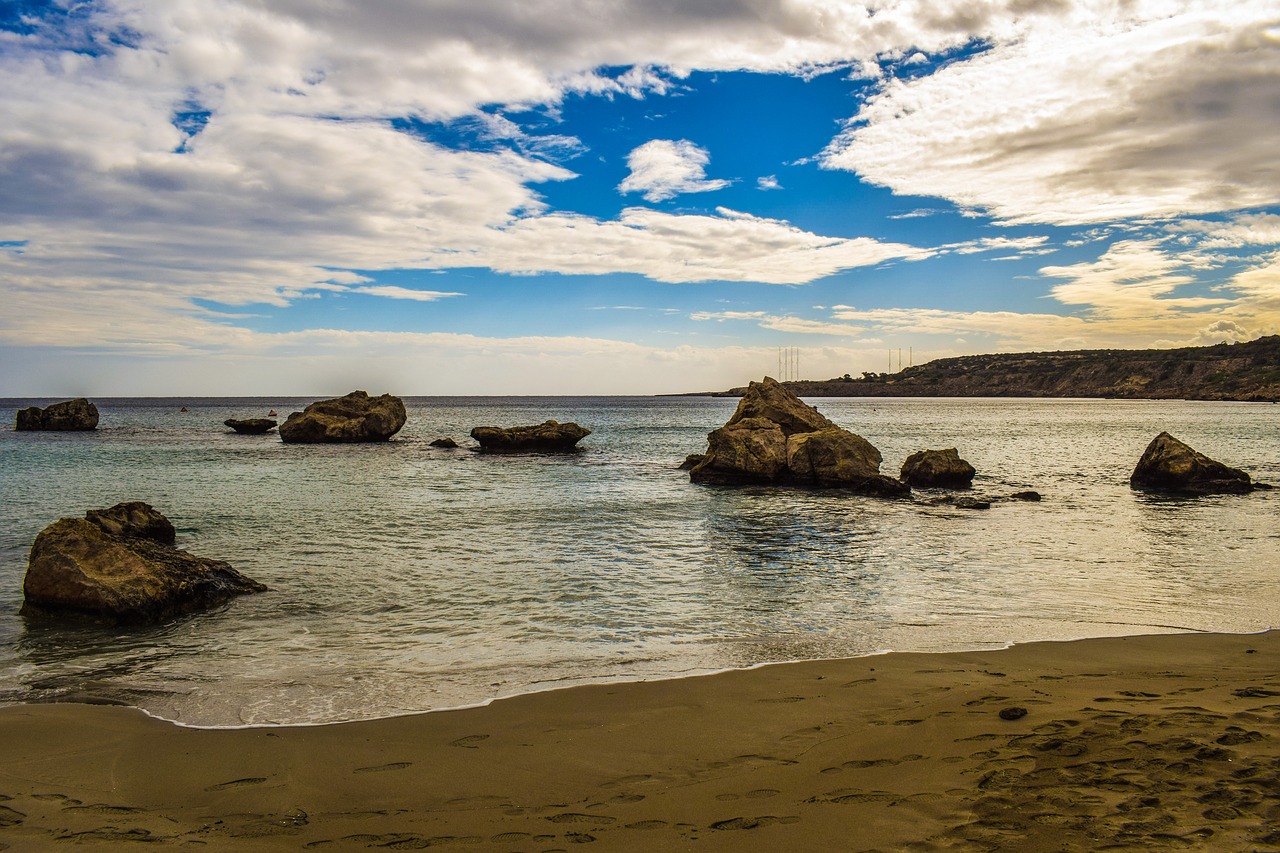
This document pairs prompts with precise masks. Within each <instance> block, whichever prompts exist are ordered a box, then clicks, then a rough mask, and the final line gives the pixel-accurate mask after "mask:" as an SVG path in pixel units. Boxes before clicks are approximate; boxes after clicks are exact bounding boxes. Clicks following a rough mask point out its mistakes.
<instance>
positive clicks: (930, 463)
mask: <svg viewBox="0 0 1280 853" xmlns="http://www.w3.org/2000/svg"><path fill="white" fill-rule="evenodd" d="M976 473H977V471H975V470H974V467H973V466H972V465H970V464H969V463H968V462H966V461H964V460H963V459H961V458H960V453H959V452H958V451H957V450H956V449H955V448H954V447H948V448H947V449H945V450H918V451H916V452H915V453H912V454H911V455H910V456H908V457H907V459H906V461H905V462H903V463H902V473H901V474H900V475H899V478H900V479H901V480H902V481H903V482H905V483H909V484H910V485H911V486H912V487H914V488H918V489H927V488H944V489H968V488H970V487H972V486H973V475H974V474H976Z"/></svg>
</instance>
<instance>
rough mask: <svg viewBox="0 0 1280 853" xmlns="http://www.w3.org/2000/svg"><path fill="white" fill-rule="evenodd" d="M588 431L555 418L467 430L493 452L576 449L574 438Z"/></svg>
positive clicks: (580, 438) (576, 441) (588, 432)
mask: <svg viewBox="0 0 1280 853" xmlns="http://www.w3.org/2000/svg"><path fill="white" fill-rule="evenodd" d="M589 435H591V430H589V429H587V428H585V427H580V426H578V425H577V424H575V423H563V424H562V423H559V422H558V421H543V422H542V423H540V424H536V425H534V426H518V427H495V426H478V427H476V428H475V429H473V430H471V437H472V438H474V439H475V440H476V441H478V442H480V449H481V450H484V451H488V452H493V453H518V452H521V451H539V452H544V453H545V452H553V453H563V452H566V451H570V450H577V449H578V448H577V446H576V445H577V444H578V442H579V441H581V440H582V439H584V438H586V437H587V436H589Z"/></svg>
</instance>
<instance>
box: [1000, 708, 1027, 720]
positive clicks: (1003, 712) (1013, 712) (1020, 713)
mask: <svg viewBox="0 0 1280 853" xmlns="http://www.w3.org/2000/svg"><path fill="white" fill-rule="evenodd" d="M1026 715H1027V709H1026V708H1019V707H1018V706H1016V705H1014V706H1013V707H1010V708H1001V709H1000V719H1002V720H1021V719H1022V718H1023V717H1025V716H1026Z"/></svg>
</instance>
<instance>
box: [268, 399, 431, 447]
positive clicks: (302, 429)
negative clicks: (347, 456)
mask: <svg viewBox="0 0 1280 853" xmlns="http://www.w3.org/2000/svg"><path fill="white" fill-rule="evenodd" d="M406 419H407V415H406V414H405V410H404V401H402V400H401V399H400V398H399V397H393V396H391V395H390V394H383V395H382V396H381V397H370V396H369V395H368V394H366V393H365V392H364V391H352V392H351V393H350V394H348V395H346V396H345V397H338V398H336V399H333V400H320V401H318V402H315V403H312V404H311V405H310V406H307V408H306V409H305V410H304V411H301V412H294V413H293V414H291V415H289V417H288V418H287V419H286V420H285V422H284V423H282V424H281V425H280V439H281V440H282V441H284V442H286V443H288V444H322V443H337V444H347V443H353V442H364V441H386V440H387V439H389V438H391V436H393V435H395V434H396V433H397V432H399V431H400V427H402V426H404V422H405V420H406Z"/></svg>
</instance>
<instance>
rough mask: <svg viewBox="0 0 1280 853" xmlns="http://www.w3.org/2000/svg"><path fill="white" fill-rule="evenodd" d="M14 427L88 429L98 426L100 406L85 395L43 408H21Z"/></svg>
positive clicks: (67, 429) (28, 428) (21, 428)
mask: <svg viewBox="0 0 1280 853" xmlns="http://www.w3.org/2000/svg"><path fill="white" fill-rule="evenodd" d="M13 428H14V429H15V430H19V431H26V430H31V431H34V430H59V431H68V432H71V431H88V430H92V429H97V428H98V407H97V406H95V405H94V404H93V403H90V402H89V401H88V400H86V399H85V398H84V397H77V398H76V399H74V400H65V401H63V402H61V403H53V404H51V405H49V406H47V407H45V408H43V409H41V408H40V407H39V406H30V407H28V408H25V409H19V410H18V414H17V417H16V418H15V419H14V424H13Z"/></svg>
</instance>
